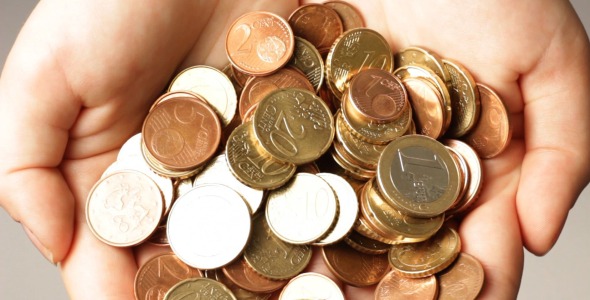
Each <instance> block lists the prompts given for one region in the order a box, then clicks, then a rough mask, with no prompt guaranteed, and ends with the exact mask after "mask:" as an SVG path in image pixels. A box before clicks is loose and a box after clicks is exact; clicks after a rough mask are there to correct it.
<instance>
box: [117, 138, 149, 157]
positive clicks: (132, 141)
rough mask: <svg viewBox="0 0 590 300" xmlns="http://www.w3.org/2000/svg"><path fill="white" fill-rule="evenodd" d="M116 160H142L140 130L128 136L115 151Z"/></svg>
mask: <svg viewBox="0 0 590 300" xmlns="http://www.w3.org/2000/svg"><path fill="white" fill-rule="evenodd" d="M117 160H143V155H142V154H141V132H140V133H137V134H135V135H133V136H132V137H130V138H129V139H128V140H127V141H126V142H125V143H124V144H123V146H121V149H120V150H119V153H117Z"/></svg>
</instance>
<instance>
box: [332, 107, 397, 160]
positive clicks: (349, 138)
mask: <svg viewBox="0 0 590 300" xmlns="http://www.w3.org/2000/svg"><path fill="white" fill-rule="evenodd" d="M335 118H336V140H337V141H338V143H339V144H341V145H342V148H343V149H344V152H346V154H347V155H348V157H350V160H351V161H354V162H355V163H356V164H357V165H359V166H362V167H363V168H367V169H371V170H376V169H377V163H378V162H379V157H380V156H381V152H383V149H384V148H385V145H378V144H371V143H368V142H366V141H364V140H361V139H359V138H358V137H356V136H355V135H354V134H352V133H351V132H350V129H348V127H346V124H345V123H344V122H345V121H344V119H343V117H342V113H341V112H340V111H338V112H336V116H335Z"/></svg>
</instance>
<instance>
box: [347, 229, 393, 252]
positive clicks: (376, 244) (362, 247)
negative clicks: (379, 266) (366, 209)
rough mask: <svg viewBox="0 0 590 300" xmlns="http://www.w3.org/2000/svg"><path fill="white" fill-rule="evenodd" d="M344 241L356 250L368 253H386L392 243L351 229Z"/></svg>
mask: <svg viewBox="0 0 590 300" xmlns="http://www.w3.org/2000/svg"><path fill="white" fill-rule="evenodd" d="M344 242H345V243H347V244H348V245H349V246H350V247H352V248H354V249H355V250H357V251H359V252H362V253H366V254H384V253H387V251H389V248H390V247H391V245H389V244H386V243H382V242H380V241H377V240H373V239H370V238H368V237H366V236H364V235H362V234H360V233H358V232H356V231H354V230H353V231H351V232H350V233H349V234H348V235H347V236H346V237H345V238H344Z"/></svg>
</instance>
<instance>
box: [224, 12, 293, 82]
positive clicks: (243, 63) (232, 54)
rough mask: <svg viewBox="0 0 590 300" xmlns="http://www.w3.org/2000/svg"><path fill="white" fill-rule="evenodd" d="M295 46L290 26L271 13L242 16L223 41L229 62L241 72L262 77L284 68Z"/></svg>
mask: <svg viewBox="0 0 590 300" xmlns="http://www.w3.org/2000/svg"><path fill="white" fill-rule="evenodd" d="M294 45H295V38H294V36H293V31H292V30H291V27H290V26H289V23H287V21H285V19H283V18H281V17H280V16H278V15H275V14H273V13H270V12H262V11H255V12H250V13H246V14H244V15H242V16H241V17H239V18H238V19H236V20H235V21H234V23H233V24H232V25H231V26H230V28H229V30H228V32H227V37H226V41H225V51H226V53H227V57H228V58H229V61H230V62H231V64H232V65H233V66H234V68H236V69H238V70H239V71H241V72H244V73H247V74H250V75H255V76H264V75H268V74H271V73H273V72H275V71H277V70H278V69H279V68H281V67H282V66H284V65H285V64H286V63H287V62H288V61H289V59H290V58H291V55H292V54H293V48H294Z"/></svg>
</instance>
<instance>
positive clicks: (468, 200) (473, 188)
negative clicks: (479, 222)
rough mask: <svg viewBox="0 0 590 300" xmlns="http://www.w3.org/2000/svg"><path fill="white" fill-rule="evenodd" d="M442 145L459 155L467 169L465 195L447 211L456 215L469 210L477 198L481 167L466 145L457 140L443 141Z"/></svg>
mask: <svg viewBox="0 0 590 300" xmlns="http://www.w3.org/2000/svg"><path fill="white" fill-rule="evenodd" d="M444 144H445V145H447V146H449V147H451V148H453V149H455V151H457V152H458V153H460V154H461V156H462V157H463V158H464V159H465V162H466V163H467V168H468V169H469V183H468V186H467V189H466V191H465V194H464V195H463V198H462V199H460V201H459V202H458V203H457V205H454V206H453V207H451V209H450V211H449V214H450V215H456V214H460V213H462V212H465V211H466V210H467V209H469V207H471V205H472V204H473V203H474V202H475V200H476V199H477V198H478V197H479V193H480V191H481V187H482V183H483V176H484V174H483V165H482V163H481V160H480V159H479V156H477V153H476V152H475V150H473V148H471V147H470V146H469V145H467V144H466V143H464V142H462V141H459V140H453V139H448V140H445V141H444Z"/></svg>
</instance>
